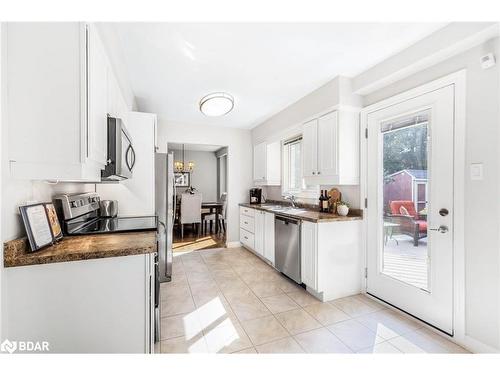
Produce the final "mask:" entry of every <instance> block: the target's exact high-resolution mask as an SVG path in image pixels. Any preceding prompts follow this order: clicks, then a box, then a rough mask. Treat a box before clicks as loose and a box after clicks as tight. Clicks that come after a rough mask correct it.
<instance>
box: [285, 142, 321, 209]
mask: <svg viewBox="0 0 500 375" xmlns="http://www.w3.org/2000/svg"><path fill="white" fill-rule="evenodd" d="M294 139H296V141H294ZM296 142H300V143H301V149H300V159H301V160H300V162H301V163H302V160H303V157H304V156H303V151H304V150H303V141H302V134H298V135H296V136H294V137H289V138H287V139H285V140H283V141H282V142H281V170H282V171H283V173H282V174H281V195H282V196H285V195H293V196H295V197H297V198H306V199H316V198H318V195H319V185H317V186H315V187H313V188H307V187H305V185H304V178H303V177H302V188H300V189H290V179H289V176H290V171H289V160H290V149H289V147H288V146H289V145H290V144H293V143H296Z"/></svg>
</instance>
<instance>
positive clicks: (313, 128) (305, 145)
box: [302, 120, 318, 177]
mask: <svg viewBox="0 0 500 375" xmlns="http://www.w3.org/2000/svg"><path fill="white" fill-rule="evenodd" d="M317 150H318V120H312V121H309V122H306V123H305V124H304V125H303V131H302V155H303V156H302V175H303V176H304V177H311V176H315V175H316V172H317V171H318V152H317Z"/></svg>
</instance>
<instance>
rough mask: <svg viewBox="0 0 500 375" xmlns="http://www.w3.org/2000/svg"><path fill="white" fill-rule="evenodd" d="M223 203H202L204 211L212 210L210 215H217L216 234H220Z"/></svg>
mask: <svg viewBox="0 0 500 375" xmlns="http://www.w3.org/2000/svg"><path fill="white" fill-rule="evenodd" d="M222 207H223V203H222V202H201V209H202V210H204V209H205V210H206V209H208V210H210V211H209V214H213V213H215V233H219V215H221V214H222Z"/></svg>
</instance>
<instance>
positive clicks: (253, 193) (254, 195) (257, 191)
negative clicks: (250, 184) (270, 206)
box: [250, 188, 262, 204]
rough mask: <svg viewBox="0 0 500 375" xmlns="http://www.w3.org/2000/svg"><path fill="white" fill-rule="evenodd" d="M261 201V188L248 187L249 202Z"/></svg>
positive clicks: (258, 202)
mask: <svg viewBox="0 0 500 375" xmlns="http://www.w3.org/2000/svg"><path fill="white" fill-rule="evenodd" d="M261 202H262V189H261V188H252V189H250V204H261Z"/></svg>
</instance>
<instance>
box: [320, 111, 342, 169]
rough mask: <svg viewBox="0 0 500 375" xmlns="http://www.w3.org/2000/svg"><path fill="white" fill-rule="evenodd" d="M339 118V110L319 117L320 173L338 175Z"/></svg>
mask: <svg viewBox="0 0 500 375" xmlns="http://www.w3.org/2000/svg"><path fill="white" fill-rule="evenodd" d="M338 150H339V148H338V118H337V112H332V113H328V114H327V115H324V116H323V117H320V118H319V119H318V174H319V175H320V176H337V175H338V173H339V172H338Z"/></svg>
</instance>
